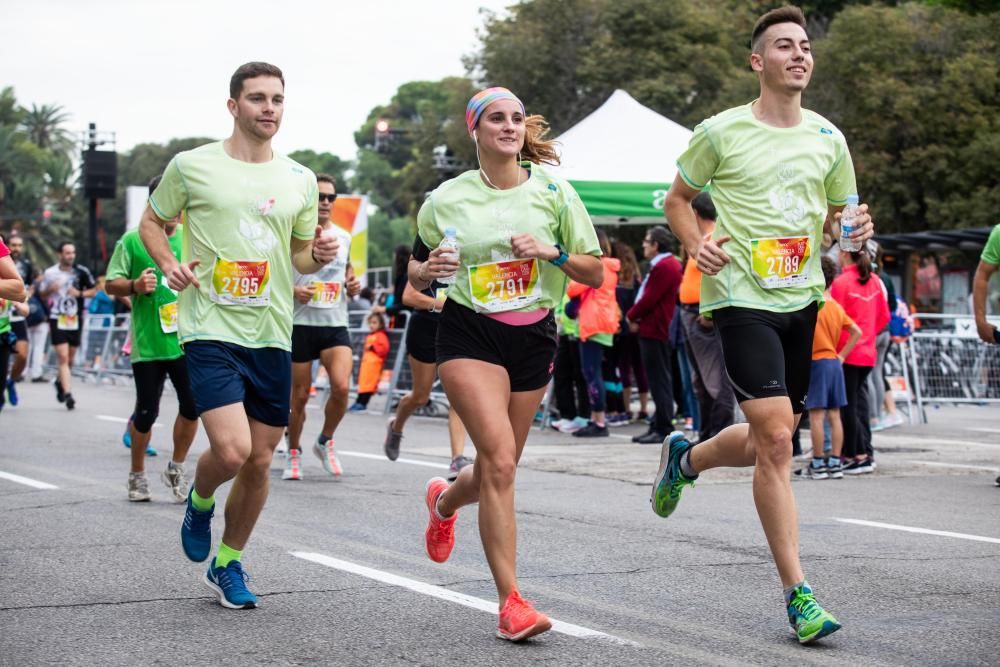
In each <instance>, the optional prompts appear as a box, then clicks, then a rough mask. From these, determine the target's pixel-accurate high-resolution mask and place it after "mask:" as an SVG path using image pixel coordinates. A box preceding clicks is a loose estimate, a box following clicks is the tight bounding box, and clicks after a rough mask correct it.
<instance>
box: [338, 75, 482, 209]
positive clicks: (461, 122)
mask: <svg viewBox="0 0 1000 667" xmlns="http://www.w3.org/2000/svg"><path fill="white" fill-rule="evenodd" d="M474 92H475V87H474V86H473V85H472V82H471V81H469V80H468V79H465V78H461V77H449V78H446V79H442V80H441V81H412V82H410V83H405V84H403V85H402V86H400V87H399V89H398V90H397V91H396V94H395V95H394V96H393V98H392V100H391V101H390V102H389V104H387V105H380V106H377V107H375V108H374V109H372V111H371V112H370V113H369V115H368V120H367V121H365V124H364V125H362V126H361V129H359V130H358V131H357V132H355V134H354V140H355V142H356V143H357V145H358V147H359V151H358V162H357V168H356V170H355V175H354V186H355V189H356V190H357V191H359V192H365V193H368V194H369V196H370V197H371V199H372V203H374V204H375V205H376V206H378V207H379V209H381V210H382V211H384V212H385V213H386V215H388V216H389V217H390V218H394V217H403V216H415V215H416V212H417V209H418V208H419V206H420V204H421V203H423V200H424V197H425V196H426V194H427V192H429V191H430V190H433V189H434V188H435V187H437V185H438V184H440V183H441V181H442V180H443V179H442V175H441V173H440V172H439V171H437V170H435V168H434V149H435V148H437V147H438V146H446V147H447V149H448V150H449V151H450V152H451V153H452V154H453V155H456V156H458V157H459V159H463V160H467V161H471V160H473V159H474V158H475V151H474V148H473V145H472V142H471V141H470V140H469V138H468V133H467V131H466V129H465V105H466V103H467V102H468V100H469V98H470V97H471V96H472V94H473V93H474ZM379 120H385V121H387V122H388V123H389V127H390V139H389V142H388V146H387V149H386V151H385V152H376V151H375V150H374V146H373V139H374V135H375V123H376V122H378V121H379Z"/></svg>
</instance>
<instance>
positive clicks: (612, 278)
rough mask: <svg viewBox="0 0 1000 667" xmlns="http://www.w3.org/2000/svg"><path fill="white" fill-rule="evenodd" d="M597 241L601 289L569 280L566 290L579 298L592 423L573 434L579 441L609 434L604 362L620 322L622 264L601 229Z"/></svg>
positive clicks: (583, 365)
mask: <svg viewBox="0 0 1000 667" xmlns="http://www.w3.org/2000/svg"><path fill="white" fill-rule="evenodd" d="M597 240H598V242H599V243H600V244H601V251H602V252H603V253H604V256H603V257H601V263H602V264H603V265H604V281H603V282H602V283H601V286H600V287H597V288H593V287H587V286H586V285H584V284H583V283H578V282H576V281H570V283H569V287H567V289H566V294H567V295H568V296H569V298H570V299H571V300H572V299H579V302H580V306H579V314H578V315H577V319H578V320H579V324H580V365H581V367H582V368H583V377H584V379H585V380H586V381H587V393H588V394H589V396H590V423H589V424H587V425H586V426H584V427H583V428H582V429H580V430H579V431H576V432H574V433H573V435H574V437H577V438H597V437H601V436H607V435H608V425H607V423H606V422H605V419H604V416H605V407H606V406H605V400H606V396H607V395H606V390H605V388H604V376H603V375H602V374H601V361H602V360H603V359H604V350H605V348H610V347H611V345H612V344H613V343H614V337H615V333H617V332H618V328H619V322H620V320H621V314H620V311H619V310H618V299H617V298H616V297H615V287H617V286H618V271H619V269H621V261H620V260H617V259H615V258H613V257H611V243H610V242H609V241H608V235H607V234H605V233H604V232H603V231H602V230H600V229H599V230H597Z"/></svg>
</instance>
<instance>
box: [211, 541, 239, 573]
mask: <svg viewBox="0 0 1000 667" xmlns="http://www.w3.org/2000/svg"><path fill="white" fill-rule="evenodd" d="M242 555H243V552H242V551H237V550H236V549H233V548H232V547H227V546H226V543H225V542H219V554H218V555H217V556H216V557H215V567H225V566H227V565H229V563H230V562H231V561H234V560H239V559H240V556H242Z"/></svg>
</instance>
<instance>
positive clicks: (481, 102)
mask: <svg viewBox="0 0 1000 667" xmlns="http://www.w3.org/2000/svg"><path fill="white" fill-rule="evenodd" d="M497 100H514V101H515V102H517V103H518V104H519V105H520V106H521V113H522V114H524V103H523V102H522V101H521V100H519V99H517V95H515V94H514V93H512V92H510V91H509V90H507V89H506V88H501V87H500V86H496V87H495V88H487V89H486V90H480V91H479V92H478V93H476V94H475V95H473V96H472V99H471V100H469V104H468V105H467V106H466V107H465V124H466V126H468V128H469V132H470V133H471V132H472V131H473V130H474V129H476V125H478V124H479V117H480V116H482V115H483V111H485V110H486V107H488V106H489V105H491V104H493V103H494V102H496V101H497Z"/></svg>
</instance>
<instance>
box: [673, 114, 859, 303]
mask: <svg viewBox="0 0 1000 667" xmlns="http://www.w3.org/2000/svg"><path fill="white" fill-rule="evenodd" d="M752 106H753V104H752V103H751V104H747V105H744V106H740V107H736V108H733V109H729V110H728V111H724V112H722V113H720V114H718V115H717V116H713V117H711V118H709V119H707V120H705V121H703V122H702V123H701V124H699V125H698V126H697V127H696V128H695V129H694V134H693V135H692V137H691V142H690V144H689V146H688V148H687V150H686V151H685V152H684V153H683V154H682V155H681V156H680V157H679V158H678V159H677V167H678V170H679V173H680V175H681V178H683V179H684V181H685V182H686V183H687V184H688V185H689V186H691V187H692V188H697V189H702V188H705V187H706V186H709V185H710V186H711V194H712V201H713V202H714V203H715V207H716V209H717V211H718V216H719V217H718V220H717V221H716V225H715V231H714V232H713V234H712V238H716V239H717V238H719V237H722V236H730V237H732V238H731V239H730V240H729V241H728V242H727V243H725V244H724V245H723V246H722V248H723V250H725V251H726V253H728V254H729V256H730V257H731V258H732V261H731V262H730V263H729V264H727V265H726V266H725V267H724V268H723V269H722V271H720V272H719V273H718V274H717V275H715V276H708V275H706V276H703V278H702V283H701V312H702V313H707V312H710V311H712V310H715V309H717V308H724V307H726V306H740V307H744V308H756V309H759V310H768V311H772V312H792V311H796V310H799V309H801V308H804V307H805V306H807V305H809V304H810V303H812V302H813V301H819V302H822V300H823V289H824V286H825V283H824V280H823V271H822V269H821V268H820V255H821V243H822V239H823V223H824V221H825V220H826V216H827V212H828V205H834V206H836V205H843V204H846V203H847V197H848V195H850V194H853V193H856V192H857V185H856V184H855V180H854V165H853V163H852V161H851V154H850V152H849V151H848V149H847V142H846V141H845V139H844V136H843V134H841V132H840V130H838V129H837V128H836V127H834V125H833V124H832V123H830V122H829V121H827V120H826V119H825V118H823V117H822V116H820V115H819V114H816V113H814V112H812V111H809V110H808V109H803V110H802V122H801V123H799V124H798V125H797V126H795V127H789V128H778V127H772V126H770V125H767V124H765V123H762V122H761V121H759V120H757V118H756V117H754V115H753V112H752V111H751V107H752Z"/></svg>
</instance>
